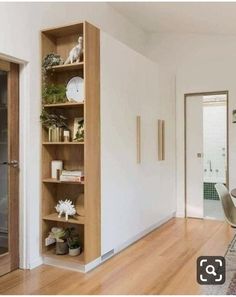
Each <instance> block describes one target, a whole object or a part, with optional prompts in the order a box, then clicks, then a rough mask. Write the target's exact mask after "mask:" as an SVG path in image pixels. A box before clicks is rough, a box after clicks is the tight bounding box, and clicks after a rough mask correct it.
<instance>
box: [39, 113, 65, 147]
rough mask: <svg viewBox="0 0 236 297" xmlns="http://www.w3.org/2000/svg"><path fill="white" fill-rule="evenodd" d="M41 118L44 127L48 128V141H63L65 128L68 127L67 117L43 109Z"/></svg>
mask: <svg viewBox="0 0 236 297" xmlns="http://www.w3.org/2000/svg"><path fill="white" fill-rule="evenodd" d="M40 120H41V122H42V125H43V127H45V128H47V129H48V141H49V142H58V141H62V138H63V130H64V129H67V130H68V127H67V124H66V122H65V121H66V120H67V119H66V118H65V117H64V116H63V115H57V114H55V113H48V112H47V111H46V110H45V109H43V111H42V113H41V116H40Z"/></svg>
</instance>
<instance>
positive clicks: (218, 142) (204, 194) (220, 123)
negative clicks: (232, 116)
mask: <svg viewBox="0 0 236 297" xmlns="http://www.w3.org/2000/svg"><path fill="white" fill-rule="evenodd" d="M216 183H222V184H225V185H226V186H227V185H228V92H227V91H224V92H210V93H197V94H186V95H185V215H186V217H195V218H207V219H216V220H223V219H224V214H223V210H222V206H221V202H220V200H219V197H218V195H217V192H216V190H215V184H216Z"/></svg>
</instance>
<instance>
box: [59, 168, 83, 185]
mask: <svg viewBox="0 0 236 297" xmlns="http://www.w3.org/2000/svg"><path fill="white" fill-rule="evenodd" d="M60 181H70V182H83V181H84V173H83V171H80V170H62V172H61V175H60Z"/></svg>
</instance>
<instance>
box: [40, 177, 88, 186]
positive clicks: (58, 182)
mask: <svg viewBox="0 0 236 297" xmlns="http://www.w3.org/2000/svg"><path fill="white" fill-rule="evenodd" d="M43 182H44V183H51V184H70V185H84V182H73V181H60V180H57V179H54V178H45V179H43Z"/></svg>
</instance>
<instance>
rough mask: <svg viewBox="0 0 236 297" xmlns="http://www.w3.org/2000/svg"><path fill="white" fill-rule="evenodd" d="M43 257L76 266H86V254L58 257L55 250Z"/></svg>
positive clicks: (46, 252) (45, 253) (44, 254)
mask: <svg viewBox="0 0 236 297" xmlns="http://www.w3.org/2000/svg"><path fill="white" fill-rule="evenodd" d="M43 257H47V258H51V259H54V260H56V261H62V262H64V263H75V264H81V265H85V260H84V252H82V253H81V254H80V255H78V256H75V257H71V256H69V255H68V254H67V255H56V254H55V252H54V249H50V250H48V251H45V252H44V253H43Z"/></svg>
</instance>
